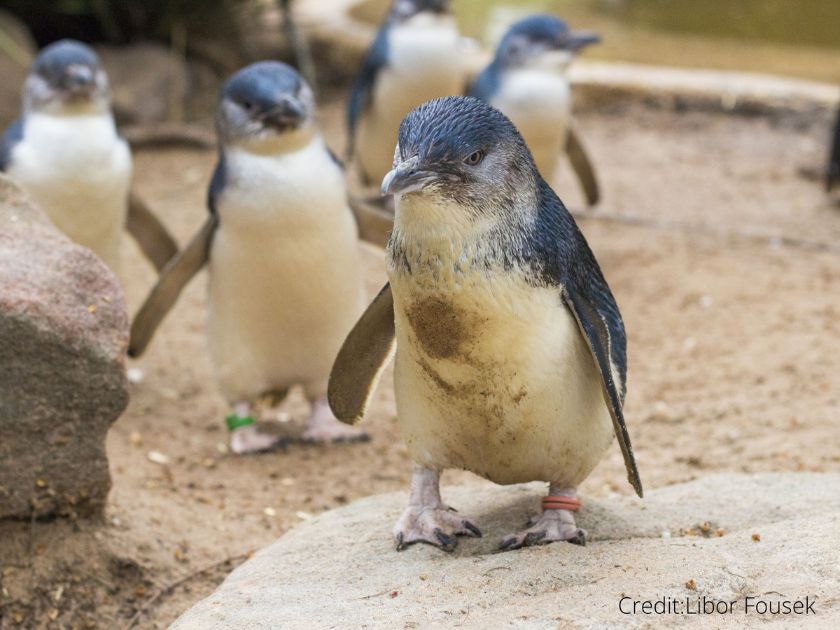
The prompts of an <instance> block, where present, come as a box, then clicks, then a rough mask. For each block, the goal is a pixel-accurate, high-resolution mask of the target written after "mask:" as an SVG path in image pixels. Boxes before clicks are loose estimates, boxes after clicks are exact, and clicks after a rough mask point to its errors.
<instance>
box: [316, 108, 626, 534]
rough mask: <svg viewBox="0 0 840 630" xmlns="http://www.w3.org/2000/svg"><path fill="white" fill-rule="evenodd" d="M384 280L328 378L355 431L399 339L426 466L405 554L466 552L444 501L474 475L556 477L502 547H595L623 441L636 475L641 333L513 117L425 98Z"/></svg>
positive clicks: (458, 523)
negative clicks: (631, 393) (604, 476)
mask: <svg viewBox="0 0 840 630" xmlns="http://www.w3.org/2000/svg"><path fill="white" fill-rule="evenodd" d="M394 162H395V168H394V169H393V170H392V171H391V172H390V173H388V175H387V176H386V177H385V180H384V181H383V183H382V192H383V194H393V195H394V196H395V202H396V217H395V223H394V231H393V234H392V236H391V240H390V242H389V244H388V262H387V269H388V277H389V280H390V282H389V284H388V285H386V286H385V288H384V289H382V291H381V292H380V294H379V295H378V296H377V297H376V299H375V300H374V301H373V302H372V303H371V305H370V306H369V307H368V309H367V311H366V312H365V314H364V315H363V316H362V318H361V319H360V320H359V322H358V323H357V324H356V326H355V327H354V329H353V331H352V332H351V333H350V335H349V336H348V338H347V339H346V341H345V342H344V345H343V347H342V349H341V352H340V353H339V355H338V357H337V359H336V363H335V365H334V366H333V371H332V374H331V377H330V388H329V400H330V404H331V406H332V408H333V411H334V412H335V414H336V415H337V416H338V418H340V419H341V420H344V421H345V422H349V423H353V422H356V421H358V420H359V419H360V418H361V417H362V415H363V414H364V411H365V408H366V406H367V404H368V400H369V398H370V395H371V392H372V391H373V388H374V386H375V383H376V380H377V378H378V376H379V374H380V373H381V371H382V366H383V365H384V364H385V363H386V362H387V360H388V358H389V357H390V356H391V354H392V351H393V350H394V347H395V343H396V364H395V369H394V387H395V394H396V402H397V415H398V418H399V422H400V426H401V430H402V433H403V437H404V439H405V441H406V445H407V446H408V450H409V453H410V454H411V456H412V458H413V459H414V461H415V463H416V466H415V471H414V476H413V479H412V482H411V495H410V499H409V505H408V508H407V509H406V510H405V512H404V514H403V515H402V517H401V518H400V519H399V521H398V522H397V525H396V527H395V529H394V535H395V537H396V540H397V547H398V549H400V548H403V547H405V546H406V545H409V544H412V543H416V542H425V543H430V544H433V545H437V546H439V547H442V548H443V549H446V550H451V549H453V548H454V547H455V545H456V536H459V535H466V536H479V535H480V532H479V530H478V528H477V527H476V526H475V525H474V524H473V523H472V522H471V521H469V520H468V519H467V518H466V517H465V516H463V515H461V514H459V513H458V512H455V511H453V510H451V509H450V508H449V507H448V506H447V505H446V504H445V503H444V502H443V501H442V499H441V496H440V489H439V477H440V473H441V471H443V470H444V469H447V468H461V469H466V470H469V471H472V472H474V473H476V474H478V475H480V476H482V477H485V478H487V479H489V480H491V481H494V482H496V483H500V484H514V483H523V482H528V481H536V480H541V481H546V482H548V484H549V495H548V496H547V497H545V498H544V499H543V511H542V513H541V514H539V515H538V516H536V517H535V518H534V519H533V521H532V523H531V524H530V525H529V526H528V527H526V528H525V529H523V530H522V531H519V532H516V533H512V534H510V535H509V536H507V537H506V538H505V539H504V540H503V541H502V544H501V546H502V548H503V549H514V548H518V547H522V546H526V545H533V544H543V543H548V542H552V541H569V542H573V543H577V544H584V542H585V533H584V532H583V531H582V530H581V529H579V528H578V527H577V526H576V524H575V519H574V512H575V511H577V510H578V509H579V508H580V505H581V503H580V500H579V499H578V498H577V496H576V495H577V487H578V486H579V484H580V483H581V482H582V481H583V480H584V479H586V477H587V476H588V475H589V474H590V473H591V472H592V470H593V469H594V468H595V466H596V464H597V463H598V461H599V460H600V459H601V458H602V457H603V456H604V454H605V453H606V451H607V449H608V448H609V446H610V443H611V442H612V440H613V437H617V438H618V442H619V446H620V447H621V450H622V453H623V455H624V461H625V464H626V467H627V472H628V479H629V481H630V483H631V484H632V485H633V487H634V488H635V490H636V492H637V493H638V494H639V496H641V495H642V485H641V481H640V479H639V475H638V471H637V468H636V463H635V461H634V457H633V450H632V448H631V446H630V438H629V436H628V433H627V428H626V426H625V423H624V416H623V412H622V407H623V403H624V395H625V381H626V371H627V355H626V337H625V332H624V324H623V322H622V319H621V314H620V312H619V310H618V305H617V304H616V302H615V299H614V298H613V295H612V293H611V292H610V289H609V286H608V285H607V282H606V280H605V279H604V276H603V274H602V273H601V270H600V268H599V266H598V263H597V262H596V260H595V257H594V256H593V254H592V251H591V250H590V249H589V246H588V245H587V243H586V241H585V240H584V237H583V235H582V234H581V232H580V230H579V229H578V227H577V225H576V224H575V222H574V219H573V218H572V216H571V215H570V214H569V212H568V211H567V210H566V208H565V206H564V205H563V203H562V202H561V201H560V199H559V198H558V197H557V195H556V194H555V193H554V191H553V190H552V189H551V188H550V187H549V186H548V184H547V183H546V182H545V180H544V179H543V178H542V177H541V176H540V173H539V171H538V170H537V168H536V165H535V164H534V160H533V158H532V156H531V153H530V151H529V150H528V148H527V146H526V145H525V142H524V141H523V139H522V136H521V135H520V134H519V133H518V131H517V130H516V128H515V127H514V126H513V124H511V122H510V120H509V119H507V118H506V117H505V116H504V115H503V114H501V113H500V112H498V111H497V110H495V109H493V108H492V107H490V106H488V105H487V104H486V103H484V102H482V101H480V100H478V99H475V98H469V97H450V98H443V99H438V100H434V101H431V102H429V103H425V104H424V105H422V106H420V107H418V108H417V109H415V110H414V111H412V112H411V113H410V114H409V115H408V116H407V117H406V119H405V120H404V121H403V123H402V125H401V127H400V132H399V144H398V145H397V150H396V155H395V160H394Z"/></svg>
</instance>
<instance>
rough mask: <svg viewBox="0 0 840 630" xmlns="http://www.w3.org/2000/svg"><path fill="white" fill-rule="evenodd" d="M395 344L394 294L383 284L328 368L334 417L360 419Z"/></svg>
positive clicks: (330, 400)
mask: <svg viewBox="0 0 840 630" xmlns="http://www.w3.org/2000/svg"><path fill="white" fill-rule="evenodd" d="M395 348H396V343H395V331H394V296H393V295H392V294H391V285H390V284H386V285H385V286H384V287H383V288H382V290H381V291H380V292H379V294H378V295H377V296H376V297H375V298H374V299H373V302H371V303H370V306H368V307H367V310H366V311H365V312H364V314H363V315H362V317H361V318H360V319H359V321H358V322H356V325H355V326H353V330H351V331H350V334H349V335H347V339H345V340H344V344H343V345H342V346H341V350H340V351H339V352H338V356H337V357H336V359H335V363H334V364H333V368H332V371H331V372H330V382H329V385H328V387H327V399H328V400H329V403H330V408H331V409H332V412H333V413H334V414H335V417H336V418H338V419H339V420H341V421H342V422H346V423H347V424H356V423H357V422H359V420H361V419H362V416H364V414H365V410H366V409H367V406H368V403H369V402H370V399H371V397H372V395H373V392H374V390H375V389H376V385H377V383H378V382H379V378H380V377H381V376H382V371H383V370H384V369H385V366H386V365H387V364H388V361H389V360H390V359H391V356H392V355H393V353H394V349H395Z"/></svg>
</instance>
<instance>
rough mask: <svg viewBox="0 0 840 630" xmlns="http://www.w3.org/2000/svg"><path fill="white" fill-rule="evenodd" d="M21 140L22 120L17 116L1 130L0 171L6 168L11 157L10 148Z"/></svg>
mask: <svg viewBox="0 0 840 630" xmlns="http://www.w3.org/2000/svg"><path fill="white" fill-rule="evenodd" d="M21 140H23V121H22V120H21V119H20V118H18V119H17V120H16V121H15V122H13V123H12V124H11V125H9V127H8V128H7V129H6V131H4V132H3V138H2V139H0V171H4V172H5V171H6V170H8V168H9V162H10V161H11V159H12V149H14V148H15V145H16V144H17V143H18V142H20V141H21Z"/></svg>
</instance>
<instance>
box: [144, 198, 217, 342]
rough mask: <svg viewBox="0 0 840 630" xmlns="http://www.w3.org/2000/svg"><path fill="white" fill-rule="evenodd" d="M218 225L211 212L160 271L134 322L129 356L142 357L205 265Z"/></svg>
mask: <svg viewBox="0 0 840 630" xmlns="http://www.w3.org/2000/svg"><path fill="white" fill-rule="evenodd" d="M218 225H219V219H218V215H217V214H216V213H211V214H210V216H209V217H208V218H207V221H206V222H205V223H204V225H203V226H201V229H200V230H199V231H198V233H197V234H196V235H195V236H194V237H193V239H192V240H191V241H190V243H189V245H187V246H186V247H185V248H184V249H183V251H181V252H180V253H179V254H178V255H176V256H175V257H174V258H173V259H172V260H170V261H169V263H168V264H167V265H166V267H164V269H163V271H161V273H160V277H159V278H158V281H157V284H156V285H155V287H154V288H153V289H152V291H151V293H149V297H147V298H146V301H145V302H144V303H143V306H142V307H140V310H139V311H138V312H137V315H136V316H135V317H134V321H133V322H132V323H131V338H130V341H129V344H128V356H130V357H139V356H140V355H141V354H143V352H144V351H145V350H146V346H148V345H149V342H150V341H151V339H152V336H153V335H154V334H155V330H157V327H158V326H159V325H160V323H161V322H162V321H163V318H164V317H165V316H166V314H167V313H168V312H169V310H170V309H171V308H172V306H173V305H174V304H175V302H176V300H177V299H178V296H179V295H180V294H181V291H182V290H183V289H184V287H185V286H187V284H188V283H189V281H190V280H192V278H193V276H195V274H197V273H198V272H199V271H200V270H201V268H202V267H203V266H204V265H205V263H206V262H207V260H208V258H209V256H210V245H211V243H212V242H213V234H214V233H215V232H216V228H217V227H218Z"/></svg>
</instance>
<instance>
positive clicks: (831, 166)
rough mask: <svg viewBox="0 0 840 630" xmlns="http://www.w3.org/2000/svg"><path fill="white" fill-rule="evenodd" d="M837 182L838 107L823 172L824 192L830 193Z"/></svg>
mask: <svg viewBox="0 0 840 630" xmlns="http://www.w3.org/2000/svg"><path fill="white" fill-rule="evenodd" d="M837 182H840V106H838V108H837V120H836V121H835V123H834V135H833V136H832V138H831V147H830V152H829V155H828V166H827V167H826V171H825V189H826V191H827V192H831V190H832V189H833V188H834V186H835V185H836V184H837Z"/></svg>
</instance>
